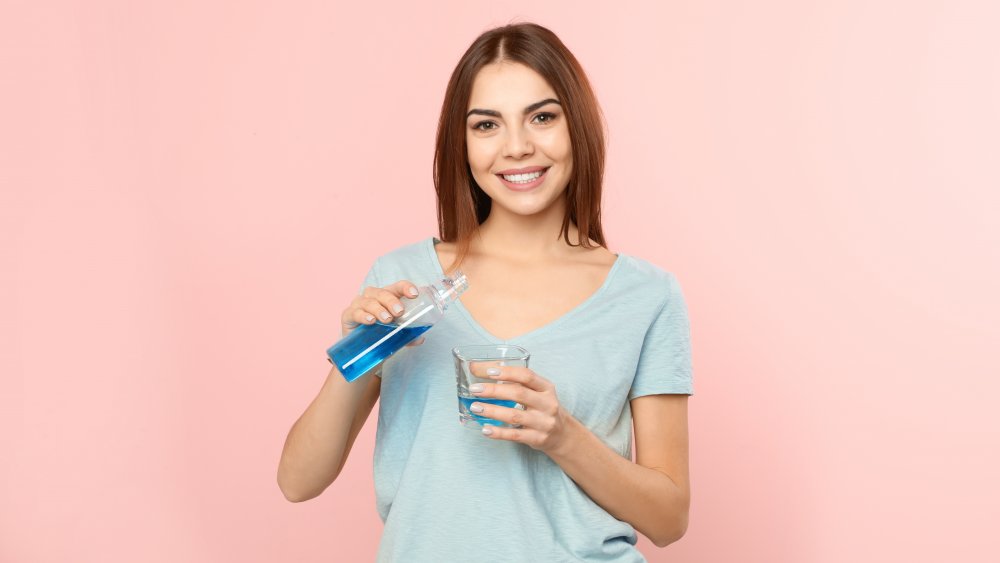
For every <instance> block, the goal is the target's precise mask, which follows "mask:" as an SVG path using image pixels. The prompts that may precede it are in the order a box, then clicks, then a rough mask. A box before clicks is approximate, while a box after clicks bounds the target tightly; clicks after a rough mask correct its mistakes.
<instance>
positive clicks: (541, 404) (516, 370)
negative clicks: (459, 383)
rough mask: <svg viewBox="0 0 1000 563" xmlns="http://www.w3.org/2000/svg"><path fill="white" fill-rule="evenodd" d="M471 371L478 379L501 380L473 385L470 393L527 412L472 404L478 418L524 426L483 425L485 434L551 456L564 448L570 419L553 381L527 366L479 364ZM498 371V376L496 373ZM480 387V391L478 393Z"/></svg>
mask: <svg viewBox="0 0 1000 563" xmlns="http://www.w3.org/2000/svg"><path fill="white" fill-rule="evenodd" d="M487 366H489V367H487ZM470 369H471V371H472V373H473V374H474V375H476V376H477V377H480V378H489V379H495V380H497V381H498V383H480V384H477V385H471V386H470V387H469V391H470V392H472V394H473V395H475V396H476V397H482V398H491V399H501V400H505V401H515V402H518V403H521V404H522V405H524V410H521V409H516V408H510V407H503V406H500V405H493V404H489V403H483V402H475V403H472V405H471V410H472V411H473V412H474V413H476V414H477V415H479V416H484V417H486V418H492V419H494V420H499V421H501V422H507V423H510V424H520V425H521V427H520V428H501V427H498V426H494V425H484V426H483V434H485V435H486V436H489V437H490V438H491V439H494V440H509V441H512V442H521V443H522V444H527V445H529V446H531V447H532V448H535V449H536V450H540V451H542V452H545V453H549V454H551V452H553V451H556V450H558V449H559V448H561V447H562V446H563V444H564V443H565V442H566V435H567V434H568V433H569V428H570V426H571V425H570V421H571V417H570V415H569V413H567V412H566V410H565V409H563V408H562V406H561V405H560V404H559V398H558V397H557V396H556V386H555V385H554V384H553V383H552V382H551V381H549V380H547V379H545V378H544V377H542V376H540V375H538V374H537V373H535V372H533V371H531V370H530V369H529V368H526V367H519V366H495V365H489V364H484V363H480V364H478V365H477V364H473V365H472V366H470ZM496 370H499V373H498V374H494V373H493V372H495V371H496ZM478 386H481V390H480V391H478V392H477V391H476V388H477V387H478ZM478 409H482V410H478ZM477 410H478V412H477Z"/></svg>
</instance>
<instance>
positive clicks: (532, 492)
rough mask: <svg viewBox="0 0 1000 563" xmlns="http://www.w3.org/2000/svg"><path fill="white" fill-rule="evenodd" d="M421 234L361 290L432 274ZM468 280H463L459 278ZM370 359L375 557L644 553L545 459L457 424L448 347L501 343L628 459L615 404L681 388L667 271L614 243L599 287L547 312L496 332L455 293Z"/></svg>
mask: <svg viewBox="0 0 1000 563" xmlns="http://www.w3.org/2000/svg"><path fill="white" fill-rule="evenodd" d="M436 241H437V239H436V238H435V237H428V238H426V239H424V240H421V241H419V242H417V243H413V244H409V245H406V246H403V247H400V248H397V249H395V250H393V251H391V252H389V253H387V254H385V255H383V256H381V257H379V258H378V259H377V260H376V261H375V263H374V265H373V266H372V267H371V269H370V270H369V272H368V275H367V276H366V277H365V280H364V282H363V284H362V287H367V286H375V287H384V286H387V285H390V284H392V283H395V282H397V281H399V280H403V279H406V280H409V281H411V282H413V283H415V284H416V285H418V286H420V285H427V284H429V283H434V282H437V281H439V280H440V279H441V278H443V277H445V275H444V270H443V268H442V265H441V262H440V260H439V259H438V256H437V252H436V251H435V249H434V244H435V242H436ZM470 283H474V280H471V281H470ZM424 336H425V341H424V343H423V344H421V345H419V346H413V347H406V348H403V349H402V350H400V351H399V352H397V353H396V354H395V355H393V356H391V357H390V358H389V359H388V360H386V362H385V363H384V364H383V367H382V380H381V391H380V400H379V409H378V429H377V431H376V438H375V454H374V478H375V493H376V506H377V509H378V513H379V516H380V517H381V518H382V520H383V522H384V524H385V526H384V529H383V534H382V539H381V542H380V544H379V552H378V560H379V561H415V562H421V561H434V562H440V561H460V560H465V559H470V558H474V559H478V560H484V561H581V560H582V561H644V558H643V557H642V554H641V553H639V551H638V550H637V549H636V548H635V543H636V540H637V537H636V532H635V530H634V529H633V528H632V526H631V525H629V524H628V523H626V522H623V521H620V520H618V519H616V518H614V517H613V516H611V515H610V514H609V513H608V512H607V511H605V510H604V509H603V508H601V507H600V506H599V505H597V504H596V503H595V502H594V501H593V500H591V499H590V497H589V496H588V495H587V494H586V493H585V492H584V491H583V490H582V489H581V488H580V487H579V486H578V485H576V483H574V482H573V480H572V479H570V478H569V476H568V475H566V473H565V472H564V471H563V470H562V468H560V467H559V465H557V464H556V463H555V462H554V461H552V459H551V458H549V457H548V456H547V455H545V454H544V453H542V452H540V451H538V450H535V449H533V448H531V447H529V446H527V445H524V444H519V443H515V442H507V441H497V440H491V439H490V438H487V437H485V436H483V435H481V434H480V433H479V432H478V431H476V430H475V429H470V428H468V427H465V426H462V425H461V424H460V423H459V420H458V400H457V393H456V383H455V367H454V360H453V357H452V354H451V350H452V348H454V347H455V346H459V345H465V344H500V343H505V344H514V345H517V346H521V347H523V348H526V349H527V350H528V351H529V353H530V354H531V359H530V361H529V367H530V368H531V369H532V370H533V371H535V372H536V373H537V374H538V375H540V376H542V377H544V378H545V379H548V380H549V381H551V382H552V383H554V384H555V387H556V393H557V396H558V399H559V402H560V404H561V405H562V407H563V408H564V409H566V411H567V412H569V413H570V414H571V415H572V416H573V417H574V418H576V419H577V420H579V421H580V422H581V423H582V424H583V425H584V426H586V427H587V428H588V429H589V430H590V431H591V432H593V433H594V434H595V435H596V436H597V437H598V438H600V439H601V441H602V442H604V443H605V444H606V445H607V446H608V447H609V448H611V449H612V450H613V451H615V452H616V453H618V454H619V455H621V456H623V457H625V458H627V459H630V458H631V449H632V412H631V408H630V404H629V401H630V400H632V399H634V398H636V397H640V396H643V395H652V394H686V395H693V386H692V373H691V348H690V326H689V320H688V314H687V307H686V305H685V302H684V297H683V294H682V292H681V288H680V285H679V283H678V281H677V279H676V277H675V276H674V275H673V274H671V273H670V272H668V271H666V270H663V269H661V268H660V267H658V266H655V265H653V264H652V263H650V262H647V261H645V260H642V259H640V258H636V257H633V256H629V255H627V254H623V253H619V254H618V256H617V258H616V260H615V263H614V264H613V265H612V267H611V269H610V271H609V272H608V274H607V277H606V278H605V280H604V283H603V284H602V285H601V286H600V287H599V288H598V289H597V290H596V291H595V292H594V293H593V294H591V295H590V297H588V298H587V299H585V300H584V301H583V302H581V303H580V304H579V305H577V306H576V307H574V308H573V309H571V310H570V311H569V312H567V313H565V314H564V315H562V316H560V317H559V318H557V319H555V320H553V321H551V322H549V323H547V324H545V325H543V326H541V327H539V328H536V329H533V330H530V331H529V332H526V333H524V334H522V335H519V336H517V337H514V338H510V339H505V340H504V339H499V338H497V337H496V336H494V335H492V334H490V333H489V331H487V330H486V329H485V328H483V327H482V326H481V325H480V324H479V323H478V322H476V320H475V319H474V318H473V317H472V315H471V314H470V313H469V311H468V310H467V309H466V308H465V306H464V305H463V304H462V302H461V298H459V299H458V300H457V301H455V302H453V303H452V304H451V305H450V306H449V308H448V309H447V310H446V311H445V314H444V317H443V318H442V319H441V320H440V321H438V322H437V323H436V324H435V325H434V326H433V327H432V328H431V329H430V330H428V331H427V332H426V333H425V334H424Z"/></svg>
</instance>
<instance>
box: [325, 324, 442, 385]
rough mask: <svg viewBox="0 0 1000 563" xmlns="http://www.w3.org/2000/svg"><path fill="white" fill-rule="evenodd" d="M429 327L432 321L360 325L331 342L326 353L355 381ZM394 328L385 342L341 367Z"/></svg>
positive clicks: (348, 378) (349, 379)
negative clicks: (404, 326)
mask: <svg viewBox="0 0 1000 563" xmlns="http://www.w3.org/2000/svg"><path fill="white" fill-rule="evenodd" d="M429 328H431V325H419V326H414V325H410V326H408V327H406V328H399V325H387V324H382V323H375V324H371V325H361V326H359V327H358V328H356V329H354V330H353V331H352V332H351V333H350V334H348V335H347V338H345V339H343V340H341V341H340V342H338V343H336V344H334V345H333V346H331V347H330V349H329V350H327V354H329V355H330V357H331V358H333V361H334V362H335V363H336V364H337V368H338V369H339V370H340V373H342V374H343V375H344V379H346V380H348V381H354V380H355V379H357V378H359V377H361V376H362V375H364V374H365V373H366V372H367V371H368V370H370V369H371V368H373V367H375V366H377V365H378V364H379V362H381V361H382V360H384V359H386V358H388V357H389V356H391V355H393V354H394V353H395V352H396V351H397V350H399V349H400V348H402V347H403V346H405V345H406V344H407V343H409V342H410V341H411V340H413V339H415V338H417V337H418V336H420V335H421V334H423V333H425V332H427V329H429ZM393 331H395V334H393V335H392V336H390V337H389V338H387V339H386V340H385V341H384V342H382V343H381V344H379V345H378V346H376V347H375V348H373V349H371V350H370V351H369V352H368V353H367V354H365V355H364V356H362V357H360V358H358V359H357V360H355V361H354V363H352V364H351V365H349V366H347V367H346V368H345V367H343V366H344V364H346V363H347V362H349V361H351V360H352V359H354V358H355V357H356V356H357V355H358V354H360V353H362V352H364V351H365V349H366V348H368V347H369V346H371V345H372V344H374V343H376V342H378V341H379V340H381V339H382V338H385V336H386V335H388V334H390V333H392V332H393Z"/></svg>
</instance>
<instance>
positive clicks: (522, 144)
mask: <svg viewBox="0 0 1000 563" xmlns="http://www.w3.org/2000/svg"><path fill="white" fill-rule="evenodd" d="M507 131H508V132H507V139H506V141H505V142H504V146H503V149H504V156H506V157H509V158H520V157H523V156H526V155H529V154H531V153H532V152H534V150H535V148H534V146H532V143H531V137H530V135H529V134H528V132H527V131H525V130H524V129H522V128H510V129H508V130H507Z"/></svg>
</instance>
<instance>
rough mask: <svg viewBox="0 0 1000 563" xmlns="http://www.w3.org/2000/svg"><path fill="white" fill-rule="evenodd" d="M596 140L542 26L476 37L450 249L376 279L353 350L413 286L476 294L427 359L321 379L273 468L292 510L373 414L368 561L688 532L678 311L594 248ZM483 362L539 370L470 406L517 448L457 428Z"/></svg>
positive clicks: (626, 541)
mask: <svg viewBox="0 0 1000 563" xmlns="http://www.w3.org/2000/svg"><path fill="white" fill-rule="evenodd" d="M602 125H603V123H602V121H601V117H600V110H599V109H598V105H597V101H596V99H595V97H594V94H593V91H592V89H591V87H590V85H589V83H588V81H587V79H586V77H585V75H584V73H583V70H582V68H581V67H580V65H579V63H578V62H577V60H576V59H575V58H574V57H573V55H572V54H571V53H570V52H569V51H568V50H567V49H566V47H565V46H564V45H563V44H562V42H561V41H560V40H559V39H558V38H557V37H556V36H555V35H554V34H553V33H552V32H551V31H549V30H548V29H545V28H543V27H541V26H538V25H534V24H517V25H508V26H505V27H501V28H497V29H493V30H490V31H488V32H486V33H484V34H483V35H481V36H480V37H479V38H478V39H476V41H475V42H474V43H473V44H472V46H471V47H470V48H469V49H468V51H467V52H466V53H465V55H464V56H463V57H462V59H461V60H460V61H459V63H458V66H457V67H456V69H455V71H454V73H453V74H452V77H451V80H450V82H449V84H448V88H447V92H446V94H445V100H444V105H443V107H442V111H441V120H440V123H439V127H438V138H437V151H436V155H435V162H434V164H435V166H434V176H435V185H436V188H437V201H438V224H439V237H440V238H437V237H429V238H427V239H425V240H422V241H420V242H418V243H415V244H410V245H407V246H403V247H401V248H398V249H397V250H395V251H393V252H390V253H388V254H386V255H384V256H382V257H380V258H379V259H378V260H376V261H375V264H374V265H373V266H372V268H371V270H370V271H369V273H368V276H367V279H366V280H365V282H364V284H363V289H362V291H361V294H360V295H359V296H358V297H357V298H355V299H354V300H353V301H352V302H351V304H350V305H349V306H348V307H347V308H346V309H345V310H344V312H343V315H342V321H343V332H344V334H347V333H348V332H349V331H350V330H352V329H353V328H354V327H356V326H358V325H359V324H371V323H373V322H376V318H380V319H381V320H382V321H383V322H384V321H390V320H391V319H392V318H393V317H394V316H396V315H397V313H398V312H399V311H400V310H401V308H400V307H401V305H400V298H401V297H403V296H407V295H412V293H410V292H412V291H413V290H414V289H415V283H414V282H418V283H419V284H421V285H422V284H424V283H428V282H433V281H437V280H439V279H440V278H442V277H444V275H445V274H446V273H450V272H451V271H453V270H454V269H455V268H457V267H458V266H459V265H460V266H461V268H462V271H463V272H464V273H465V274H466V276H467V278H468V280H469V289H468V290H467V291H466V292H465V293H464V294H463V295H462V297H461V299H460V300H459V301H458V302H456V303H455V304H453V305H452V307H451V308H450V309H449V311H448V312H447V313H446V314H445V316H444V318H443V319H442V320H441V321H440V322H438V323H437V324H436V325H435V326H434V327H433V328H432V329H431V330H430V331H428V332H427V333H426V335H425V338H424V339H423V341H422V344H421V345H419V346H410V347H408V348H406V349H404V350H402V351H400V352H399V353H397V354H396V355H394V356H392V357H391V358H390V359H389V360H387V361H386V362H383V364H382V365H381V366H379V368H376V369H375V370H373V372H369V373H368V374H366V375H365V376H363V377H362V378H360V379H358V380H356V381H354V382H351V383H347V382H346V381H345V380H344V378H343V377H342V376H341V375H340V374H339V373H338V372H337V370H336V368H334V369H333V370H331V372H330V374H329V376H328V378H327V381H326V383H325V385H324V386H323V389H322V390H321V391H320V393H319V396H317V397H316V399H315V400H314V401H313V402H312V404H311V405H310V406H309V407H308V409H307V410H306V411H305V413H304V414H303V415H302V417H301V418H300V419H299V420H298V421H297V422H296V423H295V425H294V426H293V428H292V430H291V431H290V433H289V435H288V439H287V441H286V443H285V448H284V451H283V453H282V457H281V463H280V466H279V469H278V483H279V485H280V487H281V490H282V491H283V492H284V494H285V496H286V497H287V498H288V499H289V500H292V501H302V500H306V499H310V498H313V497H315V496H317V495H319V494H320V493H321V492H322V491H323V490H324V489H325V488H326V487H327V486H329V485H330V483H332V482H333V480H334V479H335V478H336V477H337V475H338V474H339V473H340V470H341V469H342V468H343V466H344V462H345V460H346V459H347V456H348V454H349V452H350V450H351V445H352V444H353V442H354V439H355V437H356V436H357V434H358V432H359V430H360V429H361V427H362V425H364V423H365V421H366V420H367V418H368V415H369V413H370V412H371V410H372V407H373V405H374V404H375V401H376V399H377V398H379V397H381V403H380V408H379V412H378V430H377V435H376V444H375V459H374V465H375V468H374V469H375V488H376V496H377V507H378V511H379V514H380V516H381V517H382V519H383V521H384V522H385V528H384V532H383V536H382V541H381V543H380V546H379V560H380V561H381V560H384V561H435V562H451V561H465V560H470V559H472V560H479V561H581V560H582V561H643V560H644V559H643V557H642V555H641V554H640V553H639V552H638V550H636V549H635V543H636V533H635V531H636V530H638V531H639V532H641V533H643V534H644V535H646V536H647V537H648V538H649V539H650V540H652V541H653V543H655V544H656V545H658V546H665V545H667V544H669V543H671V542H674V541H676V540H677V539H679V538H680V537H681V536H682V535H684V532H685V530H686V529H687V522H688V506H689V504H690V488H689V480H688V437H687V397H688V395H690V394H692V385H691V354H690V346H689V340H690V339H689V325H688V317H687V310H686V307H685V304H684V298H683V295H682V293H681V289H680V287H679V285H678V282H677V280H676V279H675V277H674V276H673V275H672V274H670V273H668V272H666V271H664V270H662V269H660V268H658V267H656V266H653V265H652V264H650V263H648V262H646V261H643V260H641V259H639V258H636V257H632V256H629V255H626V254H623V253H618V254H613V253H612V252H610V251H609V250H608V249H607V247H606V243H605V240H604V234H603V232H602V230H601V222H600V203H601V182H602V175H603V169H604V150H605V149H604V135H603V132H602V131H603V129H602ZM480 343H510V344H517V345H520V346H523V347H524V348H527V349H528V350H529V351H530V353H531V364H530V365H531V367H530V369H528V368H516V367H505V368H502V369H501V373H500V374H499V375H497V376H495V377H494V378H495V379H496V380H497V381H498V383H497V384H486V385H483V387H482V389H481V391H480V393H479V396H480V397H483V398H498V399H507V400H515V401H517V402H519V403H521V404H523V405H524V406H525V409H524V410H516V409H511V408H505V407H502V406H497V405H492V404H486V403H480V404H476V405H474V406H475V407H477V408H480V409H481V411H480V412H481V414H482V415H483V416H486V417H488V418H493V419H497V420H500V421H505V422H514V423H517V424H520V425H521V428H519V429H513V428H497V427H491V426H487V427H484V431H483V432H481V433H480V432H476V431H470V430H469V429H468V428H466V427H464V426H462V425H461V424H459V422H458V416H457V400H456V396H455V377H454V366H453V360H452V356H451V353H450V350H451V349H452V348H453V347H454V346H457V345H461V344H480ZM499 382H503V384H499ZM633 429H634V432H635V442H636V452H635V453H636V455H635V459H636V461H635V462H634V463H633V462H632V461H631V454H632V447H631V446H632V444H631V442H632V436H631V433H632V431H633Z"/></svg>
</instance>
